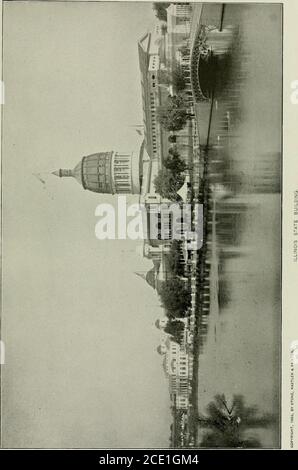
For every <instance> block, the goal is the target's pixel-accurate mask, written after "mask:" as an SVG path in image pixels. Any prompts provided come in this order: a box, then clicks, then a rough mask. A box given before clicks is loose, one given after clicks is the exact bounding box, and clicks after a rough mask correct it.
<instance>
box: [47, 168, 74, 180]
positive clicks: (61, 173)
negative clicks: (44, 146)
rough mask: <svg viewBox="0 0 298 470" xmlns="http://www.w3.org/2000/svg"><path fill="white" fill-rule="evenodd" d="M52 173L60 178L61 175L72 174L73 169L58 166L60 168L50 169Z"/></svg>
mask: <svg viewBox="0 0 298 470" xmlns="http://www.w3.org/2000/svg"><path fill="white" fill-rule="evenodd" d="M52 175H55V176H59V177H60V178H61V177H63V176H73V170H64V169H62V168H60V170H56V171H52Z"/></svg>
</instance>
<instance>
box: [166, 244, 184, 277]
mask: <svg viewBox="0 0 298 470" xmlns="http://www.w3.org/2000/svg"><path fill="white" fill-rule="evenodd" d="M181 254H182V251H181V241H180V240H173V241H172V244H171V248H170V252H169V257H168V258H169V262H168V266H169V269H170V270H171V272H172V273H173V274H175V275H176V276H183V274H184V267H183V264H182V263H181Z"/></svg>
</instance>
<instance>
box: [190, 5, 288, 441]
mask: <svg viewBox="0 0 298 470" xmlns="http://www.w3.org/2000/svg"><path fill="white" fill-rule="evenodd" d="M212 8H213V10H211V8H210V11H209V10H208V8H207V7H206V8H205V10H204V11H203V20H202V21H204V22H205V23H206V24H208V22H209V24H212V22H213V23H215V21H218V10H215V9H214V7H212ZM208 15H209V16H208ZM216 15H217V16H216ZM223 29H224V30H225V31H226V32H227V33H228V32H230V33H231V34H230V36H229V34H226V39H225V41H226V43H225V44H226V49H225V52H226V54H225V56H224V57H225V65H224V67H223V66H222V65H221V63H219V67H221V69H220V73H219V74H218V76H217V79H216V83H217V85H216V88H215V92H214V93H215V94H214V104H213V115H212V121H211V132H210V145H211V149H210V150H209V153H208V158H209V165H208V179H209V182H210V184H211V185H212V188H213V204H214V211H215V213H214V214H215V216H214V223H213V225H212V227H213V230H212V233H211V234H210V235H209V242H210V243H209V244H210V246H211V250H210V255H209V256H210V261H211V274H210V284H211V294H210V295H211V299H210V313H209V319H208V333H207V337H206V339H205V344H204V348H203V351H202V353H201V354H200V357H199V375H198V406H199V411H200V412H204V410H205V407H206V405H207V404H208V403H209V402H210V401H211V400H212V398H213V396H214V395H215V394H217V393H221V394H222V393H224V394H225V395H226V398H227V399H228V401H229V400H231V399H232V396H233V395H234V394H236V393H237V394H243V395H244V398H245V400H246V402H247V404H248V405H254V406H257V407H258V409H259V410H260V412H261V413H264V412H270V413H273V414H275V415H276V418H277V422H276V423H275V424H274V425H272V426H271V427H270V428H268V429H259V430H254V433H253V434H254V435H255V436H257V437H258V438H259V439H260V441H261V444H262V446H263V447H275V446H278V445H279V424H278V418H279V409H280V341H281V291H280V256H281V246H280V244H281V238H280V229H281V220H280V217H281V214H280V205H281V196H280V162H281V124H282V120H281V110H282V55H281V8H280V6H279V5H264V4H263V5H256V4H254V5H230V4H228V5H226V7H225V11H224V17H223ZM229 37H230V39H229ZM231 37H232V38H233V39H232V41H231ZM216 47H218V46H217V45H215V49H216ZM223 49H224V48H223ZM223 73H224V79H223V78H222V77H223ZM204 106H205V105H202V106H198V108H199V115H200V113H201V115H202V113H204V112H209V111H210V109H209V111H208V106H209V108H210V104H208V105H206V106H205V108H204ZM203 127H204V123H202V127H201V129H203ZM206 134H207V131H205V135H206ZM203 139H204V129H203V130H202V141H203ZM200 435H201V432H199V439H200Z"/></svg>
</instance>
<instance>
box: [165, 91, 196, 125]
mask: <svg viewBox="0 0 298 470" xmlns="http://www.w3.org/2000/svg"><path fill="white" fill-rule="evenodd" d="M190 118H191V114H190V113H189V112H188V109H187V104H186V102H185V100H184V98H183V97H182V96H181V95H178V96H176V95H175V96H169V97H168V100H167V102H166V104H165V105H162V106H159V107H158V108H157V119H158V120H159V122H160V124H161V125H162V127H163V128H164V129H165V130H166V131H179V130H181V129H183V127H184V126H185V125H186V123H187V120H188V119H190Z"/></svg>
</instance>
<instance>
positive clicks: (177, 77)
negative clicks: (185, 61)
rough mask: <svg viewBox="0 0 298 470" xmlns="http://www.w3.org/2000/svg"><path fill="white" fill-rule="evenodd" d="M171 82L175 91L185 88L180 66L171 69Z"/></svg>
mask: <svg viewBox="0 0 298 470" xmlns="http://www.w3.org/2000/svg"><path fill="white" fill-rule="evenodd" d="M172 83H173V86H174V88H175V90H176V91H177V92H179V91H183V90H185V87H186V83H185V77H184V73H183V70H182V68H181V67H177V68H176V69H175V70H174V71H173V76H172Z"/></svg>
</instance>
